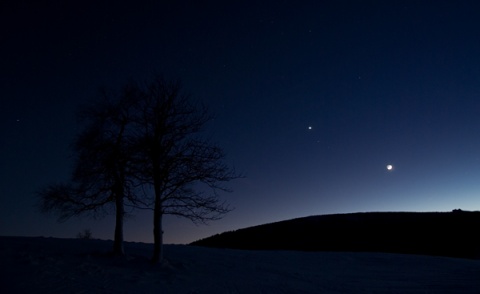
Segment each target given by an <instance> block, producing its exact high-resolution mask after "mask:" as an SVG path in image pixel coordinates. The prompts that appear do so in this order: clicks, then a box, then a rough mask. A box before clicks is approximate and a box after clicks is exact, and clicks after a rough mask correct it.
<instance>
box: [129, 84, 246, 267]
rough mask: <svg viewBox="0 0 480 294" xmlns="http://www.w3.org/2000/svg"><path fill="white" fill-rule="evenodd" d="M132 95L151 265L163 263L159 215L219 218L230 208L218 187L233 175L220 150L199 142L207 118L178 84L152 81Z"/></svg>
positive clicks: (197, 218) (202, 219)
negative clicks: (150, 198)
mask: <svg viewBox="0 0 480 294" xmlns="http://www.w3.org/2000/svg"><path fill="white" fill-rule="evenodd" d="M136 93H137V94H138V98H137V99H136V100H137V104H136V113H137V115H138V116H137V118H136V127H135V130H136V135H135V136H136V138H137V140H138V141H137V145H136V146H137V148H138V149H137V150H136V151H137V153H136V154H137V156H138V157H137V160H138V161H137V163H138V164H139V165H138V166H137V168H138V170H139V171H140V172H139V173H138V176H140V177H141V179H142V181H143V182H144V183H145V184H148V185H151V186H152V187H153V191H154V195H155V200H154V207H153V210H154V217H153V234H154V252H153V257H152V261H153V262H154V263H158V262H160V261H162V259H163V254H162V246H163V236H162V235H163V231H162V219H163V216H164V215H167V214H170V215H176V216H180V217H184V218H187V219H190V220H192V221H193V222H195V223H199V222H200V223H205V222H208V221H210V220H217V219H220V218H221V217H222V216H223V215H224V214H225V213H227V212H229V211H230V208H229V207H228V206H227V205H225V204H224V203H223V202H221V201H220V198H219V197H218V196H219V195H218V192H219V191H228V189H227V188H226V187H225V186H223V185H222V184H223V183H225V182H228V181H230V180H232V179H235V178H237V177H238V176H237V175H236V174H235V172H234V171H233V170H232V169H230V168H229V167H228V166H227V165H226V164H225V163H224V162H223V159H224V153H223V152H222V150H221V149H220V148H219V147H217V146H215V145H213V144H211V143H209V142H208V141H206V140H204V139H202V138H200V131H201V130H202V128H203V127H204V125H205V124H206V123H207V122H208V121H209V120H210V119H211V116H210V115H209V114H208V112H207V110H206V109H205V107H200V106H196V105H194V104H193V103H192V102H191V101H190V100H189V97H188V96H186V95H184V94H182V93H181V85H180V83H179V82H172V81H166V80H165V79H163V78H157V79H155V80H153V82H151V83H149V84H147V85H145V86H143V87H140V86H139V87H138V90H137V91H136ZM202 188H207V189H202Z"/></svg>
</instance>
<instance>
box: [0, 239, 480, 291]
mask: <svg viewBox="0 0 480 294" xmlns="http://www.w3.org/2000/svg"><path fill="white" fill-rule="evenodd" d="M111 245H112V242H111V241H100V240H79V239H54V238H27V237H0V261H1V265H0V267H1V269H0V293H480V260H467V259H455V258H445V257H429V256H414V255H400V254H384V253H349V252H346V253H343V252H335V253H334V252H293V251H242V250H229V249H211V248H201V247H191V246H183V245H167V246H165V257H166V259H167V260H168V263H167V264H166V265H163V266H152V265H150V264H149V262H148V258H149V256H150V255H151V253H152V245H151V244H143V243H126V244H125V249H126V252H127V257H126V258H116V259H114V258H111V257H108V256H107V255H106V254H105V253H106V252H108V251H109V249H110V247H111Z"/></svg>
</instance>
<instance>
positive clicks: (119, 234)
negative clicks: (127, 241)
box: [113, 193, 125, 256]
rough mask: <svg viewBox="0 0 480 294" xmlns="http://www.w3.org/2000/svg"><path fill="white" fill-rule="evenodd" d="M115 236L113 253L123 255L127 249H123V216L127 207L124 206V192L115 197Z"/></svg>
mask: <svg viewBox="0 0 480 294" xmlns="http://www.w3.org/2000/svg"><path fill="white" fill-rule="evenodd" d="M115 198H116V199H115V206H116V207H115V210H116V216H115V238H114V241H113V255H115V256H123V255H125V251H124V249H123V216H124V214H125V209H124V207H123V193H122V194H117V196H116V197H115Z"/></svg>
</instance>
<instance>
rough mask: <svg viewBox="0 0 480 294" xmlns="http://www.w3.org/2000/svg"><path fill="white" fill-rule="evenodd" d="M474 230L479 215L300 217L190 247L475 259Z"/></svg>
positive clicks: (478, 243) (478, 252)
mask: <svg viewBox="0 0 480 294" xmlns="http://www.w3.org/2000/svg"><path fill="white" fill-rule="evenodd" d="M479 230H480V212H479V211H475V212H471V211H462V210H459V209H457V210H453V211H452V212H368V213H348V214H332V215H319V216H309V217H302V218H296V219H292V220H286V221H280V222H275V223H270V224H264V225H259V226H254V227H249V228H244V229H239V230H236V231H229V232H225V233H221V234H217V235H214V236H211V237H208V238H205V239H201V240H198V241H195V242H193V243H191V244H190V245H196V246H206V247H216V248H232V249H249V250H301V251H352V252H360V251H361V252H390V253H405V254H422V255H436V256H449V257H461V258H480V239H479V238H478V232H479Z"/></svg>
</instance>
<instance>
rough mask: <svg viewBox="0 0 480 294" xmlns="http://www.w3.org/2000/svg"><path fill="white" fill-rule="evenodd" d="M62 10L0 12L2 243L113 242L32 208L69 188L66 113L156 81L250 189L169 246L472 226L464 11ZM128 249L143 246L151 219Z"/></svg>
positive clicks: (293, 4)
mask: <svg viewBox="0 0 480 294" xmlns="http://www.w3.org/2000/svg"><path fill="white" fill-rule="evenodd" d="M40 2H41V3H40ZM64 2H67V1H14V0H7V1H2V2H1V4H0V44H1V45H0V57H1V58H0V77H1V79H0V89H1V92H0V99H1V104H0V105H1V106H0V235H23V236H54V237H75V236H76V234H77V233H78V232H79V231H81V230H82V229H85V228H90V229H91V230H92V232H93V236H94V237H98V238H103V239H113V228H114V220H113V217H107V218H105V219H102V220H100V221H97V222H93V221H92V220H90V219H71V220H69V221H67V222H65V223H62V224H58V223H56V221H55V217H54V216H48V215H43V214H41V213H39V212H38V211H37V209H36V208H35V203H36V201H37V200H36V197H35V191H37V190H39V189H41V188H42V187H43V186H45V185H47V184H49V183H55V182H61V181H65V180H67V179H68V177H69V173H70V168H71V166H72V161H71V157H70V156H71V151H70V150H69V144H70V143H71V142H72V140H73V139H74V137H75V135H76V134H77V132H78V131H79V129H78V125H77V121H76V118H75V111H76V110H77V109H78V107H79V105H82V104H84V103H86V102H87V101H91V100H92V99H94V98H95V97H97V94H98V89H99V87H106V88H108V89H118V88H119V87H121V86H122V85H124V84H125V83H126V82H127V81H128V80H129V79H136V80H144V79H148V78H151V77H152V73H162V74H164V75H165V76H166V77H168V78H180V79H182V81H183V84H184V89H185V90H186V91H187V92H189V93H191V94H192V96H193V97H194V98H196V99H200V100H202V101H204V102H205V103H206V104H207V105H209V107H210V109H211V111H212V112H213V113H215V114H216V119H215V120H214V121H213V122H211V123H210V124H209V125H208V126H207V127H206V129H205V134H206V135H207V136H209V137H210V138H212V140H213V141H214V142H217V143H218V144H219V145H220V146H221V147H223V149H224V150H225V151H226V153H227V154H228V157H227V162H228V163H229V164H231V165H234V166H235V168H236V170H237V171H240V172H242V173H244V174H245V175H246V178H245V179H240V180H237V181H235V182H232V183H231V188H232V189H233V190H234V192H233V193H230V194H225V195H223V199H225V200H226V201H228V202H229V203H230V204H231V205H232V206H233V207H235V210H234V211H233V212H231V213H229V214H228V215H227V216H226V217H225V218H224V219H223V220H220V221H217V222H213V223H211V224H210V225H209V226H195V225H193V224H191V223H190V222H189V221H187V220H182V219H178V218H175V217H167V218H166V220H165V223H166V224H165V228H164V230H165V235H164V236H165V241H166V242H167V243H186V242H191V241H194V240H196V239H199V238H203V237H207V236H210V235H212V234H215V233H220V232H223V231H226V230H234V229H238V228H242V227H247V226H251V225H257V224H262V223H267V222H273V221H279V220H285V219H291V218H296V217H302V216H308V215H319V214H331V213H347V212H363V211H450V210H452V209H456V208H460V209H464V210H480V18H479V17H478V16H479V14H480V4H479V3H478V1H333V0H332V1H169V2H175V4H172V3H169V4H165V3H164V2H167V1H131V2H126V1H104V2H103V3H102V4H98V3H97V2H102V1H92V2H91V3H90V2H89V1H80V2H78V4H77V6H75V5H73V4H65V3H64ZM107 2H110V3H107ZM45 3H47V4H45ZM387 164H392V165H393V167H394V168H393V170H392V171H388V170H387V169H386V166H387ZM125 238H126V240H130V241H142V242H152V241H153V236H152V214H151V213H150V212H138V213H137V214H136V215H135V216H134V217H131V218H129V219H128V220H127V222H126V224H125Z"/></svg>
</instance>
